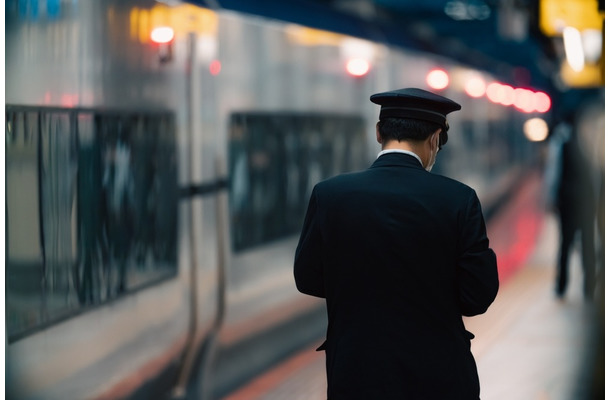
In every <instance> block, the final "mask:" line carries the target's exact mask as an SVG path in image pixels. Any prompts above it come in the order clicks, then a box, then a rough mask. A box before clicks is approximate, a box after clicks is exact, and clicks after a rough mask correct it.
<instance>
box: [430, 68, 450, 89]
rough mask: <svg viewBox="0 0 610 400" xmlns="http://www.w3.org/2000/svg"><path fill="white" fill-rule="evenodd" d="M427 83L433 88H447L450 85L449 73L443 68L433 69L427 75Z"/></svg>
mask: <svg viewBox="0 0 610 400" xmlns="http://www.w3.org/2000/svg"><path fill="white" fill-rule="evenodd" d="M426 83H427V84H428V86H430V87H431V88H432V89H437V90H441V89H445V88H446V87H447V86H449V74H447V72H445V71H443V70H442V69H433V70H432V71H430V72H429V73H428V76H427V77H426Z"/></svg>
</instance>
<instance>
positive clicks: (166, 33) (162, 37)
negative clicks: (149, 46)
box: [150, 26, 174, 44]
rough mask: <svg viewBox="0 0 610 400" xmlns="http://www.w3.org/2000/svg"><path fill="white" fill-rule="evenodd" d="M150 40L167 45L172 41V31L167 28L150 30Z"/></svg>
mask: <svg viewBox="0 0 610 400" xmlns="http://www.w3.org/2000/svg"><path fill="white" fill-rule="evenodd" d="M150 39H151V40H152V41H153V42H155V43H158V44H165V43H169V42H171V41H172V40H173V39H174V30H173V29H172V28H170V27H169V26H160V27H158V28H155V29H153V30H152V32H151V33H150Z"/></svg>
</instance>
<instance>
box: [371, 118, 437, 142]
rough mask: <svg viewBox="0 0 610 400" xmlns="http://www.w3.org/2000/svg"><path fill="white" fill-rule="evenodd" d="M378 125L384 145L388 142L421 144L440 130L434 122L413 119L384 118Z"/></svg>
mask: <svg viewBox="0 0 610 400" xmlns="http://www.w3.org/2000/svg"><path fill="white" fill-rule="evenodd" d="M377 124H378V125H377V126H378V128H379V136H380V137H381V140H382V141H383V142H384V143H385V142H386V141H388V140H397V141H399V142H402V141H414V142H419V141H422V140H425V139H427V138H428V137H429V136H430V135H432V134H433V133H434V132H436V131H437V130H438V129H439V128H440V127H439V125H438V124H436V123H434V122H429V121H424V120H418V119H411V118H384V119H382V120H380V121H379V122H378V123H377Z"/></svg>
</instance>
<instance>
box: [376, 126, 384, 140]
mask: <svg viewBox="0 0 610 400" xmlns="http://www.w3.org/2000/svg"><path fill="white" fill-rule="evenodd" d="M375 134H376V135H377V143H379V144H383V139H381V134H380V133H379V122H377V124H376V125H375Z"/></svg>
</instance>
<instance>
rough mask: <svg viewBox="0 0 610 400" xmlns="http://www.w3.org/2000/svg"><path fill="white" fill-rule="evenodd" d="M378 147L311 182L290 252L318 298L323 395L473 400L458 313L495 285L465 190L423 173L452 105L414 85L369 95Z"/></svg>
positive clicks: (474, 307)
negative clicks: (367, 159) (357, 167)
mask: <svg viewBox="0 0 610 400" xmlns="http://www.w3.org/2000/svg"><path fill="white" fill-rule="evenodd" d="M371 101H372V102H374V103H376V104H380V105H381V114H380V118H379V119H380V121H379V122H378V123H377V141H378V142H379V143H380V144H381V145H382V152H381V153H380V155H379V157H378V158H377V160H376V161H375V162H374V163H373V165H372V166H371V167H370V168H369V169H367V170H364V171H361V172H356V173H350V174H343V175H339V176H336V177H334V178H331V179H328V180H325V181H322V182H320V183H318V184H317V185H316V186H315V187H314V189H313V192H312V194H311V198H310V201H309V207H308V210H307V214H306V217H305V222H304V225H303V230H302V233H301V238H300V241H299V244H298V247H297V249H296V257H295V263H294V276H295V281H296V285H297V288H298V290H299V291H301V292H303V293H306V294H309V295H312V296H317V297H322V298H325V299H326V306H327V313H328V329H327V334H326V341H325V342H324V344H323V345H322V346H320V348H319V350H325V351H326V373H327V381H328V398H329V399H333V400H337V399H350V400H351V399H385V400H387V399H452V400H456V399H468V400H471V399H478V398H479V379H478V375H477V369H476V365H475V361H474V358H473V356H472V354H471V352H470V340H471V339H473V338H474V336H473V335H472V334H471V333H470V332H468V331H466V329H465V328H464V324H463V321H462V316H463V315H465V316H472V315H477V314H481V313H484V312H485V311H486V310H487V308H488V307H489V305H490V304H491V303H492V302H493V300H494V299H495V296H496V294H497V291H498V271H497V265H496V256H495V254H494V252H493V251H492V250H491V249H490V248H489V241H488V239H487V233H486V228H485V222H484V220H483V215H482V213H481V206H480V202H479V199H478V198H477V195H476V193H475V191H474V190H473V189H471V188H470V187H468V186H466V185H464V184H462V183H460V182H457V181H455V180H452V179H449V178H446V177H443V176H440V175H435V174H431V173H429V171H430V170H431V168H432V165H433V164H434V161H435V159H436V154H437V152H438V150H440V148H441V146H442V145H444V144H445V143H446V141H447V138H448V136H447V130H448V129H449V126H448V124H447V120H446V116H447V114H448V113H450V112H452V111H456V110H459V109H460V108H461V106H460V105H459V104H457V103H455V102H453V101H451V100H449V99H447V98H445V97H442V96H438V95H436V94H433V93H430V92H427V91H424V90H421V89H401V90H395V91H391V92H386V93H379V94H375V95H373V96H371Z"/></svg>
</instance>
